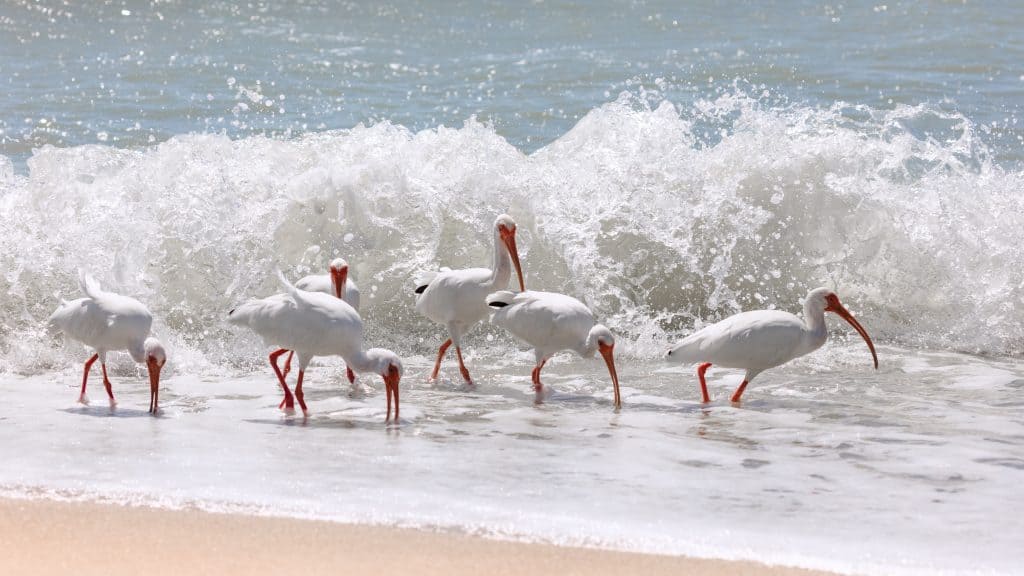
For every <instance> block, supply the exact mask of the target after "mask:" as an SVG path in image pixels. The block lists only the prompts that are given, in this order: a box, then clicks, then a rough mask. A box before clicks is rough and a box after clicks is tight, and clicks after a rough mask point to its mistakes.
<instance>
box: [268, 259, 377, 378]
mask: <svg viewBox="0 0 1024 576" xmlns="http://www.w3.org/2000/svg"><path fill="white" fill-rule="evenodd" d="M295 287H296V288H298V289H299V290H305V291H306V292H323V293H324V294H333V295H334V296H335V297H336V298H341V299H342V300H344V301H345V302H348V305H349V306H351V307H352V308H354V309H355V310H356V312H358V311H359V287H357V286H356V283H355V282H354V281H352V280H349V279H348V262H346V261H345V259H344V258H335V259H334V260H331V263H330V266H329V267H328V273H327V274H311V275H309V276H304V277H302V278H301V279H300V280H299V281H298V282H296V283H295ZM294 354H295V353H294V352H288V358H285V361H284V377H285V378H287V377H288V373H289V372H291V371H292V356H294ZM345 375H346V376H347V377H348V383H349V384H353V383H355V381H356V375H355V373H354V372H352V369H351V368H349V367H347V366H346V367H345Z"/></svg>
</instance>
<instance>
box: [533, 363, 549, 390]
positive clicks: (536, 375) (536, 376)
mask: <svg viewBox="0 0 1024 576" xmlns="http://www.w3.org/2000/svg"><path fill="white" fill-rule="evenodd" d="M547 362H548V361H547V360H541V361H540V364H537V365H536V366H534V367H533V389H534V391H536V392H540V391H541V390H542V389H543V388H544V385H543V384H541V383H540V371H541V369H542V368H544V365H545V364H547Z"/></svg>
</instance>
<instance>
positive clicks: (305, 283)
mask: <svg viewBox="0 0 1024 576" xmlns="http://www.w3.org/2000/svg"><path fill="white" fill-rule="evenodd" d="M295 287H296V288H298V289H299V290H305V291H306V292H323V293H324V294H330V295H331V296H334V286H333V285H332V284H331V275H330V274H312V275H309V276H305V277H303V278H302V279H300V280H299V281H298V282H296V283H295ZM341 299H342V300H344V301H345V302H347V303H348V305H349V306H351V307H353V308H355V309H356V310H359V287H358V286H356V283H355V282H354V281H352V280H351V279H348V280H345V291H344V293H343V294H342V295H341Z"/></svg>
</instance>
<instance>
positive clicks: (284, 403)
mask: <svg viewBox="0 0 1024 576" xmlns="http://www.w3.org/2000/svg"><path fill="white" fill-rule="evenodd" d="M285 352H288V350H285V349H284V348H281V349H280V350H274V351H273V352H271V353H270V366H271V367H272V368H273V369H274V374H277V381H278V383H279V384H281V388H282V389H283V390H284V400H281V404H279V405H278V406H277V407H278V408H288V409H290V410H293V409H295V400H293V399H292V391H291V390H289V389H288V384H286V383H285V381H284V374H282V373H281V369H280V368H278V367H277V359H278V358H279V357H280V356H281V354H284V353H285Z"/></svg>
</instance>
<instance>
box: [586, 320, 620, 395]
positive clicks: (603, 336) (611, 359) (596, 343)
mask: <svg viewBox="0 0 1024 576" xmlns="http://www.w3.org/2000/svg"><path fill="white" fill-rule="evenodd" d="M587 340H589V341H590V343H591V346H590V349H591V350H596V351H597V352H600V353H601V357H603V358H604V363H605V365H606V366H608V374H609V375H610V376H611V378H612V388H613V389H614V392H615V398H614V401H615V407H616V408H619V407H620V406H622V400H621V398H620V396H619V374H618V372H617V371H616V370H615V336H614V335H613V334H612V331H611V330H609V329H608V328H607V327H606V326H604V325H603V324H598V325H596V326H594V327H593V328H591V329H590V333H589V334H588V335H587Z"/></svg>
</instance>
